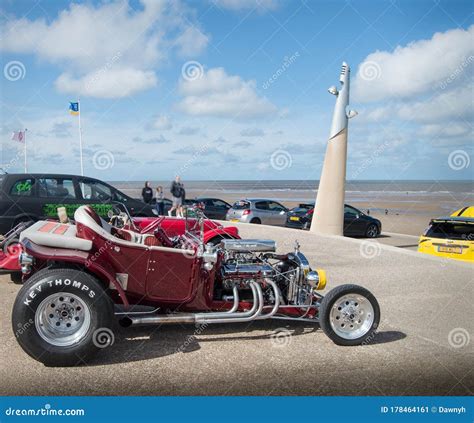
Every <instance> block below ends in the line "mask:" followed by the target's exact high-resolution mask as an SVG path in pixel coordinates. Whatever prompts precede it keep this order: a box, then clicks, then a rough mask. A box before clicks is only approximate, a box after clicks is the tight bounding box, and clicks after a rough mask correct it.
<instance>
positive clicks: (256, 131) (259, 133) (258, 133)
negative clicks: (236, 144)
mask: <svg viewBox="0 0 474 423" xmlns="http://www.w3.org/2000/svg"><path fill="white" fill-rule="evenodd" d="M240 135H242V136H243V137H263V136H264V135H265V132H264V131H263V129H260V128H245V129H242V130H241V131H240Z"/></svg>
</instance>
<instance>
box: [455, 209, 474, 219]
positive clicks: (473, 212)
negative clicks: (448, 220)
mask: <svg viewBox="0 0 474 423" xmlns="http://www.w3.org/2000/svg"><path fill="white" fill-rule="evenodd" d="M451 216H456V217H474V206H467V207H463V208H462V209H459V210H456V211H455V212H453V213H452V214H451Z"/></svg>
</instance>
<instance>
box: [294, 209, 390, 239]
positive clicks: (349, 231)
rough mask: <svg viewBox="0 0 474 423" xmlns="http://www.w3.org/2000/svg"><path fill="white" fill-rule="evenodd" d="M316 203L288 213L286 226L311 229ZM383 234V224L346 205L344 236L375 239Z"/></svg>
mask: <svg viewBox="0 0 474 423" xmlns="http://www.w3.org/2000/svg"><path fill="white" fill-rule="evenodd" d="M313 211H314V203H305V204H300V205H299V206H298V207H295V208H293V209H291V210H290V211H289V212H288V215H287V219H286V225H285V226H287V227H289V228H298V229H309V228H310V226H311V219H312V218H313ZM381 232H382V223H381V222H380V220H378V219H374V218H373V217H370V216H368V215H366V214H364V213H362V212H361V211H360V210H358V209H356V208H355V207H352V206H349V205H348V204H345V205H344V235H345V236H360V237H366V238H375V237H377V236H379V235H380V233H381Z"/></svg>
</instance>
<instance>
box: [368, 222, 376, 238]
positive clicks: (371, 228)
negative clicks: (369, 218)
mask: <svg viewBox="0 0 474 423" xmlns="http://www.w3.org/2000/svg"><path fill="white" fill-rule="evenodd" d="M365 236H366V238H377V237H378V236H379V228H378V227H377V225H375V224H373V223H371V224H370V225H369V226H368V227H367V230H366V231H365Z"/></svg>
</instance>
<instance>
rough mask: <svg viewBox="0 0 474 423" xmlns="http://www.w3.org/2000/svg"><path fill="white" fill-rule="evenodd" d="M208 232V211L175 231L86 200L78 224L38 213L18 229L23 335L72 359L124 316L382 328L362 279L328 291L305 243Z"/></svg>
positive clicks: (109, 335) (354, 336)
mask: <svg viewBox="0 0 474 423" xmlns="http://www.w3.org/2000/svg"><path fill="white" fill-rule="evenodd" d="M111 221H112V222H115V221H116V219H114V217H112V220H111ZM202 237H203V219H202V218H199V219H198V225H194V227H193V228H188V229H187V230H186V232H185V233H184V234H183V235H179V236H176V237H173V238H170V237H168V236H166V234H164V233H163V231H162V230H160V227H158V228H157V230H156V231H154V233H145V234H140V233H139V232H136V231H134V230H132V229H125V228H124V227H123V225H122V224H117V225H110V224H108V223H107V222H106V221H104V220H103V219H102V218H100V217H99V216H98V215H97V214H96V213H95V212H94V210H93V209H92V208H90V207H88V206H82V207H80V208H79V209H78V210H77V211H76V212H75V224H61V223H55V222H48V221H39V222H37V223H35V224H34V225H32V226H30V227H29V228H27V229H26V230H25V231H23V232H22V233H21V238H20V241H21V246H22V253H21V256H20V262H21V266H22V272H23V275H24V279H25V281H24V285H23V286H22V288H21V289H20V291H19V293H18V296H17V298H16V300H15V304H14V306H13V312H12V313H13V315H12V325H13V331H14V332H15V334H16V338H17V340H18V342H19V344H20V345H21V347H22V348H23V349H24V350H25V352H26V353H28V354H29V355H30V356H31V357H33V358H34V359H36V360H38V361H40V362H42V363H44V364H46V365H48V366H70V365H76V364H80V363H84V362H85V361H86V359H87V358H88V357H90V356H91V355H92V354H94V353H95V352H97V351H98V350H99V349H100V348H101V347H103V346H106V345H108V344H111V343H113V339H114V338H113V330H114V327H115V325H116V324H117V323H119V324H121V325H122V326H125V327H127V326H130V325H161V324H170V323H193V324H206V325H207V324H211V323H228V322H229V323H230V322H232V323H233V322H250V321H254V320H260V319H269V318H285V319H295V320H305V321H309V322H314V323H315V324H319V325H320V326H321V328H322V329H323V331H324V332H325V333H326V334H327V335H328V336H329V337H330V338H331V339H332V340H333V341H334V342H335V343H336V344H339V345H358V344H361V343H364V342H366V341H367V339H368V338H371V337H373V336H374V334H375V331H376V329H377V327H378V324H379V320H380V310H379V306H378V303H377V300H376V299H375V297H374V296H373V295H372V294H371V293H370V292H369V291H367V290H366V289H365V288H362V287H360V286H357V285H341V286H338V287H336V288H334V289H333V290H331V291H329V293H328V294H327V295H326V296H324V297H323V296H322V295H320V294H319V293H318V290H321V289H323V288H324V287H325V285H326V276H325V272H324V271H323V270H321V269H315V270H312V269H311V268H310V265H309V262H308V260H307V259H306V257H305V256H304V254H303V253H302V252H301V251H300V250H299V246H298V245H297V244H296V246H295V249H294V251H292V252H289V253H285V254H281V253H277V252H276V244H275V242H274V241H271V240H255V239H239V240H230V239H224V240H222V241H221V242H220V243H219V244H218V245H213V244H209V245H205V244H204V242H203V239H202ZM146 306H148V308H147V309H146V311H143V307H146ZM138 307H141V310H140V311H139V310H138ZM19 329H21V330H19Z"/></svg>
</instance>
